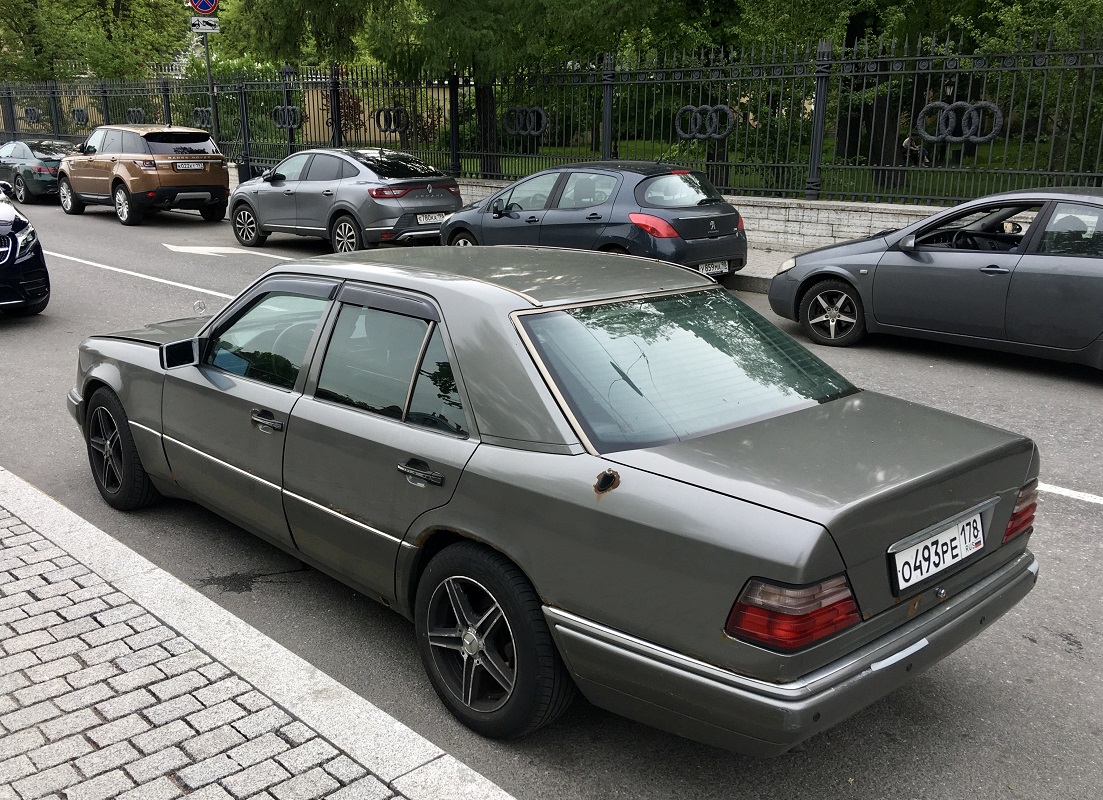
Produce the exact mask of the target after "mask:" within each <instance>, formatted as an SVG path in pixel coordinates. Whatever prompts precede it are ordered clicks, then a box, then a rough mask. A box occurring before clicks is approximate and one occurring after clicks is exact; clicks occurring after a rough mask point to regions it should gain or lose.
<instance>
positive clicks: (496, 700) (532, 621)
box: [414, 542, 577, 739]
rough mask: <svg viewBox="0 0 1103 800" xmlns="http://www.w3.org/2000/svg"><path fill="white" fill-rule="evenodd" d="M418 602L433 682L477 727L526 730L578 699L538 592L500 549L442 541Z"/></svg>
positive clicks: (490, 731)
mask: <svg viewBox="0 0 1103 800" xmlns="http://www.w3.org/2000/svg"><path fill="white" fill-rule="evenodd" d="M414 608H415V610H414V625H415V628H416V630H417V643H418V650H419V651H420V653H421V662H422V665H423V666H424V667H425V672H426V674H427V675H428V676H429V681H430V682H431V683H432V684H433V689H434V690H436V693H437V696H438V697H440V699H441V702H443V703H444V705H445V706H446V707H447V708H448V710H449V711H451V712H452V714H453V715H455V717H456V718H457V719H459V721H460V722H462V723H463V724H464V725H466V726H467V727H468V728H470V729H471V730H473V731H475V732H476V733H479V734H482V735H483V736H489V737H492V738H496V739H507V738H513V737H517V736H522V735H524V734H526V733H530V732H531V731H534V730H536V729H537V728H539V727H541V726H542V725H547V724H548V723H550V722H552V721H554V720H555V719H556V718H557V717H559V716H560V715H561V714H562V713H563V712H564V711H565V710H566V709H567V706H569V705H570V703H571V701H572V700H573V699H574V696H575V693H576V692H577V689H576V688H575V685H574V682H573V681H572V680H571V677H570V675H569V674H568V673H567V668H566V666H565V665H564V664H563V659H562V658H561V657H560V656H559V652H558V651H557V650H556V647H555V642H554V641H553V640H552V636H551V631H549V630H548V624H547V621H546V620H545V619H544V613H543V611H542V609H541V604H540V598H539V597H538V596H537V594H536V591H535V590H534V589H533V587H532V584H531V583H529V581H528V578H526V577H525V575H524V573H523V572H521V570H520V569H518V567H517V566H516V565H515V564H514V563H513V562H512V561H510V560H509V559H507V558H506V557H505V556H504V555H502V554H501V553H498V552H496V551H494V550H491V549H490V548H488V547H483V546H482V545H480V544H476V543H475V542H460V543H459V544H454V545H452V546H450V547H447V548H445V549H444V550H442V551H441V552H440V553H438V554H437V556H436V557H435V558H433V560H432V561H430V562H429V565H428V566H427V567H426V568H425V572H424V574H423V575H422V576H421V581H420V582H419V583H418V587H417V600H416V603H415V606H414Z"/></svg>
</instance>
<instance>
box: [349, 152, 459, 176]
mask: <svg viewBox="0 0 1103 800" xmlns="http://www.w3.org/2000/svg"><path fill="white" fill-rule="evenodd" d="M349 155H351V156H352V157H353V158H355V159H356V160H357V161H359V162H360V163H361V164H363V165H364V166H365V167H367V168H368V169H370V170H371V171H372V172H374V173H375V174H376V175H378V176H379V177H380V178H443V177H444V173H443V172H441V171H440V170H439V169H437V168H436V167H434V166H431V165H429V164H426V163H425V162H424V161H419V160H418V159H416V158H414V157H413V156H411V155H407V154H406V153H399V152H398V151H395V150H350V151H349Z"/></svg>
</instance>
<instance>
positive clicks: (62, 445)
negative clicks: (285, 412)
mask: <svg viewBox="0 0 1103 800" xmlns="http://www.w3.org/2000/svg"><path fill="white" fill-rule="evenodd" d="M27 211H28V213H29V214H30V216H31V218H32V220H33V222H34V223H35V225H36V226H37V227H38V229H39V231H40V235H41V238H42V241H43V243H44V246H45V248H46V250H47V251H48V252H49V253H51V254H52V255H49V256H48V264H49V267H50V272H51V276H52V279H53V287H54V295H53V300H52V301H51V303H50V306H49V308H48V309H47V310H46V311H45V312H44V313H43V314H42V315H41V316H39V317H36V318H29V319H4V318H0V376H2V377H0V465H3V466H5V467H6V468H8V469H9V470H11V471H12V472H14V473H15V474H16V475H19V476H20V477H22V478H24V479H26V480H28V481H29V482H31V483H32V484H34V485H35V486H37V487H38V488H40V489H42V490H43V491H45V492H47V493H49V494H51V495H52V496H54V497H55V498H57V499H58V500H59V501H60V502H62V503H63V504H65V505H66V506H68V507H69V508H70V509H72V510H73V511H75V512H76V513H78V514H80V515H81V516H83V517H85V518H86V519H88V520H89V521H91V522H92V523H93V524H95V525H97V526H99V527H100V528H102V529H103V530H105V531H107V532H108V533H110V534H111V535H113V536H115V537H116V538H118V539H119V540H120V541H122V542H123V543H125V544H126V545H128V546H129V547H131V548H133V549H134V550H136V551H138V552H139V553H141V554H142V555H143V556H145V557H146V558H148V559H150V560H152V561H154V562H155V563H157V564H158V565H159V566H161V567H162V568H163V569H166V570H168V571H169V572H171V573H173V574H174V575H176V576H177V577H178V578H180V579H181V580H183V581H185V582H187V583H188V584H190V585H191V586H193V587H196V588H198V589H199V590H200V591H202V592H203V593H204V594H205V595H207V596H209V597H211V598H212V599H214V600H215V601H216V602H218V603H219V604H220V605H222V606H223V607H225V608H226V609H228V610H229V611H231V612H232V613H234V614H235V615H237V616H238V617H240V618H242V619H244V620H245V621H247V622H249V623H250V624H252V625H253V626H255V627H256V628H258V629H260V630H261V631H262V632H264V633H265V634H267V635H269V636H271V637H272V638H274V639H276V640H278V641H279V642H280V643H281V644H283V645H284V646H286V647H288V648H289V649H291V650H292V651H294V652H295V653H297V654H299V655H300V656H302V657H303V658H305V659H307V660H309V661H310V662H311V663H313V664H314V665H316V666H317V667H319V668H320V669H322V670H324V671H325V672H327V673H329V674H330V675H332V676H334V677H335V678H336V679H338V680H339V681H341V682H342V683H344V684H345V685H347V686H348V687H350V688H351V689H353V690H354V691H356V692H358V693H360V694H361V695H362V696H364V697H365V698H367V699H368V700H370V701H371V702H372V703H375V704H376V705H378V706H379V707H381V708H383V709H384V710H385V711H387V712H388V713H390V714H392V715H394V716H395V717H397V718H398V719H400V720H401V721H402V722H404V723H406V724H407V725H409V726H410V727H412V728H414V729H415V730H416V731H418V732H419V733H421V734H422V735H424V736H426V737H427V738H429V739H430V740H431V741H433V742H434V743H436V744H437V745H439V746H441V747H443V748H444V749H445V750H447V751H448V752H450V753H452V754H453V755H454V756H456V757H457V758H459V759H460V760H461V761H464V762H466V763H467V764H469V765H470V766H471V767H473V768H474V769H476V770H478V771H479V772H481V773H483V774H484V775H486V776H487V777H488V778H490V779H491V780H493V781H495V782H496V783H498V784H499V785H500V786H501V787H502V788H504V789H506V790H507V791H509V792H511V793H512V794H514V795H515V796H516V797H518V798H522V799H526V800H527V799H528V798H548V799H549V800H550V799H551V798H555V799H556V800H565V799H566V798H606V797H609V798H614V797H615V798H663V799H664V800H667V799H668V798H772V797H777V798H786V799H787V800H795V799H798V798H809V799H811V798H816V800H821V799H822V798H836V797H838V798H893V799H894V800H896V799H899V800H911V799H913V798H914V799H918V798H931V800H934V799H935V798H938V799H939V800H942V799H943V798H970V800H981V799H982V798H1042V797H1045V798H1077V799H1078V800H1079V798H1091V797H1099V796H1100V794H1101V793H1103V757H1101V754H1103V657H1101V656H1103V648H1101V636H1100V634H1101V632H1103V631H1101V624H1100V621H1099V620H1100V614H1099V607H1100V599H1101V597H1103V577H1101V575H1100V573H1101V570H1100V566H1099V565H1100V564H1101V563H1103V505H1101V504H1099V503H1098V502H1093V501H1092V498H1091V497H1088V498H1086V499H1074V498H1070V497H1066V496H1062V495H1060V494H1057V493H1053V492H1047V493H1044V494H1043V495H1042V498H1041V503H1040V510H1039V513H1038V519H1037V525H1036V533H1035V535H1034V538H1033V541H1032V547H1033V549H1034V550H1035V552H1037V553H1038V554H1039V557H1040V559H1041V561H1042V570H1041V579H1040V582H1039V584H1038V587H1037V588H1036V589H1035V591H1034V592H1033V593H1032V594H1031V595H1029V596H1028V597H1027V599H1026V600H1025V601H1024V602H1023V603H1022V604H1020V606H1019V607H1018V608H1016V609H1015V610H1014V611H1012V612H1011V613H1010V614H1009V615H1007V616H1006V617H1004V618H1003V619H1001V620H1000V621H998V622H997V623H995V624H994V625H993V626H992V627H991V629H989V630H988V631H987V632H986V633H985V634H984V635H983V636H982V637H980V638H979V639H977V640H974V641H973V642H972V643H970V644H968V645H967V646H965V647H964V648H962V649H961V650H960V651H958V652H957V653H956V654H955V655H954V656H952V657H951V658H949V659H947V660H946V661H944V662H943V663H942V664H940V665H939V666H937V667H936V668H934V669H933V670H931V671H929V672H927V673H926V674H924V675H922V676H920V677H919V678H918V679H917V680H916V681H914V682H913V683H912V684H911V685H910V686H908V687H906V688H904V689H902V690H901V691H898V692H896V693H895V694H893V695H891V696H890V697H888V698H886V699H884V700H882V701H880V702H878V703H876V704H874V705H873V706H872V707H870V708H868V709H866V710H865V711H863V712H861V713H860V714H858V715H857V716H856V717H854V718H853V719H851V720H849V721H848V722H846V723H844V724H842V725H839V726H838V727H836V728H835V729H833V730H831V731H829V732H827V733H825V734H823V735H821V736H819V737H817V738H815V739H813V740H812V741H811V742H809V743H808V745H807V747H806V749H804V750H803V751H802V752H799V753H794V754H790V755H787V756H785V757H782V758H779V759H774V760H768V761H758V760H754V759H749V758H745V757H742V756H737V755H732V754H730V753H727V752H724V751H720V750H715V749H712V748H709V747H706V746H703V745H698V744H695V743H693V742H690V741H687V740H684V739H680V738H678V737H676V736H672V735H669V734H666V733H662V732H660V731H656V730H652V729H650V728H647V727H644V726H642V725H638V724H636V723H633V722H629V721H627V720H624V719H622V718H620V717H617V716H614V715H612V714H609V713H606V712H604V711H601V710H599V709H596V708H593V707H591V706H589V705H588V704H587V703H585V702H581V701H580V702H578V703H577V704H576V705H575V706H573V707H572V709H571V710H570V711H569V712H568V713H567V714H566V715H565V717H564V718H563V719H561V720H560V721H559V722H558V723H557V724H555V725H554V726H552V727H550V728H548V729H545V730H543V731H540V732H538V733H537V734H535V735H532V736H530V737H528V738H526V739H523V740H520V741H514V742H493V741H489V740H485V739H481V738H479V737H478V736H476V735H474V734H472V733H470V732H468V731H467V730H466V729H465V728H463V727H461V726H460V725H459V724H458V723H456V722H455V721H454V720H453V719H452V718H451V717H450V716H449V715H448V714H447V713H446V712H445V711H444V710H443V708H442V707H441V706H440V705H439V703H438V701H437V699H436V697H435V696H434V695H433V692H432V690H431V688H430V686H429V684H428V681H427V680H426V678H425V677H424V676H423V674H422V671H421V666H420V662H419V660H418V656H417V651H416V648H415V645H414V642H413V630H412V626H411V625H410V624H409V623H407V622H406V621H405V620H403V619H402V618H400V617H398V616H397V615H395V614H394V613H393V612H390V611H388V610H386V609H384V608H383V607H381V606H378V605H376V604H375V603H373V602H372V601H369V600H367V599H365V598H363V597H361V596H360V595H358V594H356V593H355V592H353V591H351V590H349V589H347V588H345V587H344V586H342V585H341V584H339V583H337V582H336V581H334V580H331V579H329V578H327V577H325V576H323V575H321V574H320V573H318V572H316V571H314V570H312V569H308V568H306V567H304V566H303V565H302V564H300V562H298V561H297V560H295V559H294V558H292V557H290V556H288V555H286V554H285V553H283V552H282V551H279V550H276V549H275V548H273V547H270V546H268V545H266V544H264V543H262V542H260V541H259V540H257V539H255V538H253V537H252V536H250V535H249V534H247V533H245V532H243V531H241V530H240V529H238V528H235V527H234V526H232V525H230V524H228V523H225V522H223V521H221V520H220V519H219V518H217V517H215V516H213V515H212V514H210V513H208V512H206V511H204V510H202V509H200V508H198V507H195V506H193V505H190V504H187V503H183V502H176V501H170V502H165V503H162V504H160V505H159V506H157V507H155V508H152V509H148V510H145V511H142V512H139V513H133V514H122V513H119V512H116V511H113V510H112V509H110V508H109V507H108V506H107V505H105V504H104V503H103V502H102V500H101V499H100V498H99V495H98V494H97V493H96V490H95V488H94V486H93V484H92V480H91V477H90V475H89V473H88V465H87V460H86V456H85V452H84V446H83V442H82V440H81V438H80V436H79V433H78V430H77V427H76V425H75V424H74V423H73V422H72V420H71V419H70V418H69V416H68V414H67V413H66V411H65V403H64V397H65V393H66V391H67V390H68V389H69V387H70V385H71V383H72V380H73V376H74V371H75V351H76V347H77V345H78V343H79V342H80V340H81V339H82V338H83V337H84V336H86V335H88V334H91V333H98V332H106V331H111V330H118V329H121V328H128V327H134V326H137V325H140V324H143V323H145V322H149V321H155V320H160V319H168V318H173V317H181V316H188V315H191V314H192V313H193V312H192V304H193V302H194V301H196V300H199V299H202V300H204V301H205V302H206V303H207V305H208V306H209V308H210V310H211V311H212V312H213V311H215V310H217V309H218V308H220V307H221V305H222V304H223V303H224V302H225V300H224V298H220V297H219V296H218V295H217V294H210V293H204V292H203V291H201V290H209V291H210V292H214V293H221V294H225V295H233V294H236V293H237V292H238V291H239V290H240V289H241V288H243V287H244V286H245V285H246V284H248V283H249V282H251V281H252V280H253V279H254V278H255V277H256V276H258V275H259V274H261V272H263V271H264V270H265V269H267V268H268V267H269V266H271V265H273V264H276V263H278V261H277V260H276V259H274V258H271V257H269V256H284V257H291V258H302V257H306V256H309V255H315V254H321V253H324V252H326V251H327V248H326V245H325V244H324V243H321V242H314V241H309V240H299V239H294V238H292V237H278V236H277V237H273V238H272V239H270V240H269V244H268V246H267V247H266V248H263V249H261V250H258V251H245V250H240V251H238V252H235V253H232V254H229V255H226V256H223V257H219V256H214V255H202V254H192V253H181V252H174V251H171V250H169V249H168V248H167V247H165V243H168V244H172V245H175V246H182V247H186V246H205V245H207V246H210V245H214V246H221V247H232V246H234V245H235V244H236V243H235V241H234V239H233V235H232V233H231V232H230V228H229V224H228V223H226V222H223V223H220V224H217V225H213V224H208V223H204V222H202V221H201V220H200V219H199V217H198V215H195V214H185V213H166V214H159V215H156V216H152V217H150V218H149V219H148V220H147V222H146V224H145V225H144V226H143V227H141V228H123V227H121V226H120V225H119V224H118V222H117V221H116V220H115V219H114V217H113V215H112V214H111V212H110V211H109V210H108V209H107V208H102V209H90V210H89V211H88V212H87V213H86V214H85V215H84V216H83V217H66V216H64V215H63V214H62V212H61V210H60V209H59V208H57V207H56V206H32V207H29V208H28V209H27ZM262 254H268V255H262ZM61 256H68V257H70V258H68V259H67V258H62V257H61ZM72 259H80V260H72ZM81 260H83V262H94V263H95V264H98V265H102V266H93V265H90V264H88V263H83V262H82V261H81ZM104 267H112V268H115V270H128V271H131V272H134V273H139V274H140V275H143V276H150V277H155V278H158V279H161V280H162V281H168V282H172V283H164V282H160V283H159V282H153V281H150V280H147V279H145V278H142V277H138V276H135V275H131V274H127V273H126V272H119V271H113V270H111V269H105V268H104ZM173 283H175V284H185V285H187V286H190V287H194V288H184V287H181V286H178V285H173ZM741 296H742V297H743V298H744V299H745V300H747V301H748V302H750V303H751V305H753V306H755V307H756V308H758V309H759V310H760V311H762V312H763V313H765V314H767V316H769V317H771V318H773V315H772V314H771V313H770V311H769V308H768V306H767V305H766V302H765V297H764V296H762V295H741ZM778 322H780V323H782V327H783V328H784V329H785V330H787V331H789V332H790V333H792V334H794V335H796V336H798V338H801V337H800V336H799V332H798V331H797V329H796V328H795V326H793V325H791V324H789V323H785V322H783V321H781V320H778ZM817 352H818V354H819V355H820V356H821V357H822V358H824V359H825V360H827V361H828V362H830V363H831V364H833V365H834V366H836V367H837V368H839V369H840V370H841V371H842V372H843V373H844V374H846V375H847V376H848V377H850V378H851V379H852V380H853V381H854V382H855V383H857V384H858V385H860V386H863V387H865V388H868V389H873V390H877V391H883V392H887V393H890V394H895V395H898V396H900V397H904V398H907V399H910V400H914V401H916V402H920V403H926V404H930V405H934V406H938V407H940V408H943V409H946V410H949V411H954V412H957V413H961V414H965V415H967V416H971V417H975V418H977V419H980V420H983V421H986V422H989V423H991V424H994V425H999V426H1001V427H1006V428H1011V429H1013V430H1016V431H1020V432H1023V433H1026V434H1029V435H1030V436H1033V437H1034V438H1035V439H1036V440H1037V441H1038V442H1039V444H1040V445H1041V448H1042V454H1043V463H1042V481H1043V482H1044V483H1046V484H1049V485H1052V486H1056V487H1060V488H1064V489H1069V490H1075V491H1078V492H1083V493H1088V494H1089V495H1095V496H1099V495H1103V466H1101V464H1100V460H1099V455H1100V453H1103V426H1101V425H1100V424H1099V420H1100V417H1101V412H1100V408H1101V403H1100V399H1101V398H1103V374H1100V373H1097V372H1094V371H1092V370H1088V369H1086V368H1080V367H1073V366H1066V365H1060V364H1050V363H1046V362H1041V361H1036V360H1030V359H1024V358H1020V357H1011V356H1004V355H1000V354H992V353H985V352H982V351H975V350H970V349H964V348H953V347H947V346H941V345H934V344H928V343H922V342H912V341H906V340H901V339H895V338H891V337H880V338H871V339H868V340H867V342H866V343H865V344H863V345H862V346H859V347H857V348H854V349H850V350H835V349H830V348H817ZM808 457H809V458H810V459H815V460H816V462H817V463H818V464H819V465H820V466H821V467H822V468H823V469H825V470H830V469H834V468H836V467H838V466H839V465H837V464H835V463H834V462H833V460H832V454H831V453H830V452H824V451H821V450H819V449H817V447H816V443H815V442H809V443H808ZM733 588H734V587H733Z"/></svg>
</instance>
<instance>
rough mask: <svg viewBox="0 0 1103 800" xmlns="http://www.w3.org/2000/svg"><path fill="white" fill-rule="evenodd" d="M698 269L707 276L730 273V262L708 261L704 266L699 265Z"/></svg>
mask: <svg viewBox="0 0 1103 800" xmlns="http://www.w3.org/2000/svg"><path fill="white" fill-rule="evenodd" d="M697 269H699V270H700V271H701V272H703V273H704V274H705V275H716V274H717V273H720V272H727V271H728V262H727V261H706V262H705V263H704V264H698V265H697Z"/></svg>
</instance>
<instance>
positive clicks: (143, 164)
mask: <svg viewBox="0 0 1103 800" xmlns="http://www.w3.org/2000/svg"><path fill="white" fill-rule="evenodd" d="M134 163H135V164H137V165H138V169H144V170H151V171H156V169H157V162H156V161H154V160H153V159H152V158H140V159H135V160H134Z"/></svg>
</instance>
